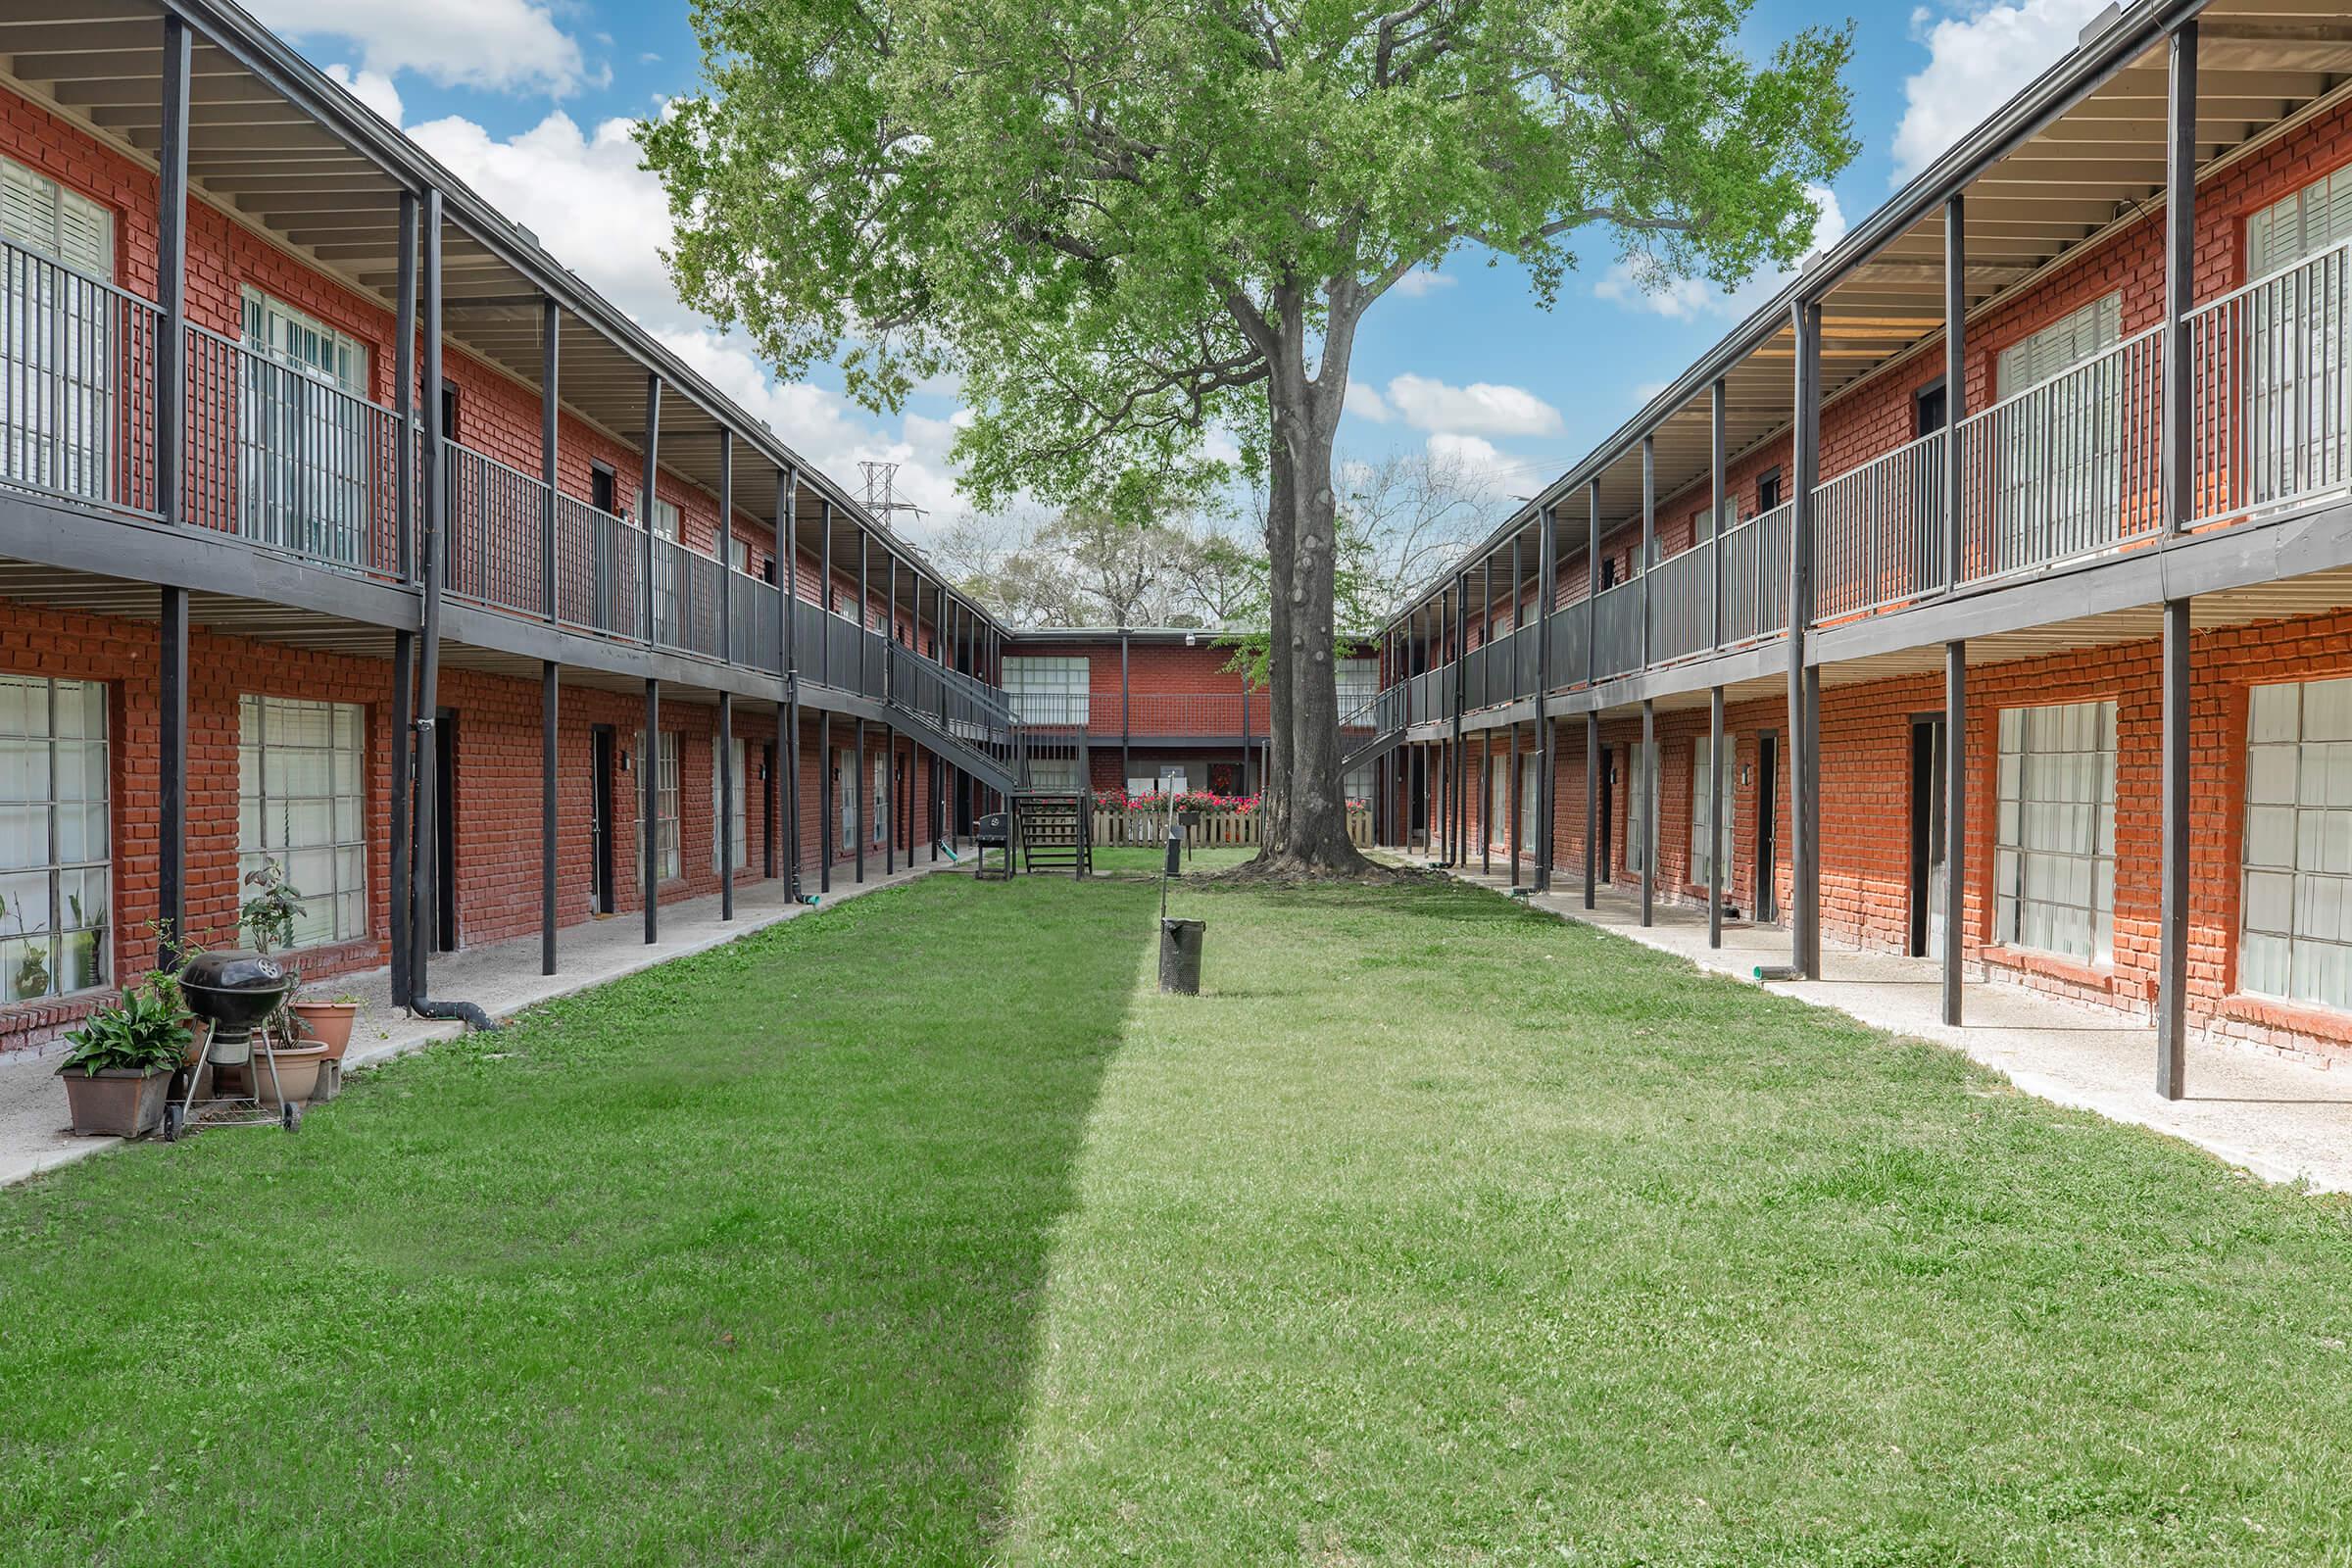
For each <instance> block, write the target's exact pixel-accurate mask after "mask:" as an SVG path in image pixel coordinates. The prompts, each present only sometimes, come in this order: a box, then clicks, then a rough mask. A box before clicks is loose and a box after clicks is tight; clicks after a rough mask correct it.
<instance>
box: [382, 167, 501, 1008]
mask: <svg viewBox="0 0 2352 1568" xmlns="http://www.w3.org/2000/svg"><path fill="white" fill-rule="evenodd" d="M423 230H424V231H423V234H422V236H421V238H422V240H423V247H424V319H425V324H424V383H425V386H424V454H423V464H422V478H423V481H424V529H423V536H422V538H421V539H420V540H419V542H418V550H417V570H418V571H419V572H420V573H421V574H422V576H423V578H424V627H423V636H422V637H421V639H420V641H421V642H422V643H423V647H422V649H421V650H420V653H421V664H422V670H421V675H420V678H419V681H418V689H417V719H416V724H417V746H416V749H415V756H416V759H417V786H418V787H417V809H416V813H415V815H416V822H417V837H416V838H415V840H414V841H413V842H411V844H410V845H409V846H408V849H409V854H410V858H411V862H412V867H413V869H412V871H411V874H410V877H409V885H410V887H411V888H412V890H414V892H415V895H416V907H415V908H414V909H413V910H412V911H411V914H412V915H413V920H412V923H411V926H410V933H411V935H410V939H409V948H410V952H409V1011H410V1012H411V1013H413V1014H414V1015H416V1016H417V1017H419V1018H459V1019H463V1020H464V1021H465V1022H466V1026H467V1027H469V1028H472V1029H484V1030H488V1029H496V1028H498V1027H499V1025H498V1024H497V1023H495V1022H493V1021H492V1020H491V1017H490V1015H489V1014H488V1013H486V1012H484V1011H483V1010H482V1009H481V1008H480V1007H478V1006H476V1005H474V1004H472V1003H470V1002H438V1001H435V1000H434V998H433V995H432V991H431V988H430V986H429V984H428V982H427V980H426V969H427V966H428V964H429V962H430V960H431V957H432V951H433V944H432V932H431V929H430V927H429V926H428V925H427V922H428V921H430V920H431V919H432V918H433V911H434V910H435V909H436V908H437V907H439V898H438V891H439V889H438V881H439V875H440V867H439V864H438V863H437V861H438V858H437V857H436V856H435V855H434V854H433V853H432V852H431V850H430V848H429V847H430V846H431V845H433V844H434V843H435V842H437V841H436V839H435V836H434V835H435V823H434V820H433V817H434V813H435V812H436V811H437V810H438V809H439V808H440V802H439V801H438V799H437V798H436V796H437V794H438V792H437V791H436V790H435V789H434V787H433V782H432V781H433V780H434V779H435V778H436V777H437V776H438V774H437V772H436V765H437V764H436V761H435V754H434V748H435V742H436V737H435V735H434V733H433V717H434V715H435V714H436V713H437V712H438V711H440V710H439V708H438V707H437V704H438V701H439V696H440V681H441V564H440V550H441V531H442V527H443V524H444V523H445V522H446V520H447V512H448V507H449V494H448V491H447V489H446V488H445V487H444V485H443V480H442V465H441V456H442V454H441V442H442V439H443V437H444V436H445V435H446V433H447V432H446V431H444V430H443V429H442V427H441V193H440V192H439V191H437V190H427V191H426V192H425V193H424V224H423ZM419 850H422V851H423V852H424V853H422V854H419V853H418V851H419ZM394 912H395V916H396V917H397V915H398V912H399V911H397V910H396V911H394Z"/></svg>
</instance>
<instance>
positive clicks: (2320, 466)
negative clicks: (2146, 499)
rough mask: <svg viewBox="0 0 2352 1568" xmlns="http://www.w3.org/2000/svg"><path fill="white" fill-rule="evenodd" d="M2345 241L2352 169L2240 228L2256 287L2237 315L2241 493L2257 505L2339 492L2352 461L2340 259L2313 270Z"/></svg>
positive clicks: (2351, 211)
mask: <svg viewBox="0 0 2352 1568" xmlns="http://www.w3.org/2000/svg"><path fill="white" fill-rule="evenodd" d="M2347 239H2352V169H2339V170H2337V171H2336V172H2333V173H2331V174H2327V175H2324V176H2322V177H2321V178H2319V179H2316V180H2313V181H2312V182H2311V183H2310V184H2308V185H2306V186H2304V187H2303V188H2302V189H2301V190H2299V191H2296V192H2295V193H2294V194H2292V195H2291V196H2285V197H2281V198H2280V199H2279V200H2278V201H2276V202H2274V203H2272V204H2271V205H2270V206H2269V207H2266V208H2264V209H2263V210H2262V211H2261V212H2258V213H2255V214H2253V215H2251V216H2250V217H2248V218H2247V220H2246V275H2247V276H2248V277H2250V278H2255V279H2262V278H2273V277H2274V274H2278V273H2285V274H2286V275H2284V276H2277V277H2275V280H2274V281H2271V282H2268V283H2261V282H2258V283H2257V284H2256V286H2255V287H2254V288H2253V289H2251V290H2250V291H2248V293H2247V295H2246V298H2245V301H2244V303H2243V305H2242V306H2241V307H2240V310H2241V313H2242V316H2241V319H2243V321H2244V323H2245V326H2244V330H2245V333H2246V336H2247V339H2248V341H2247V342H2246V344H2245V345H2244V346H2243V348H2242V349H2241V350H2240V352H2241V353H2242V354H2243V356H2244V360H2243V363H2244V365H2245V366H2246V380H2247V382H2248V386H2247V406H2246V407H2245V408H2244V410H2243V411H2242V413H2241V414H2240V416H2239V417H2241V418H2243V419H2244V420H2245V421H2246V427H2247V430H2248V433H2249V434H2250V436H2251V438H2252V439H2251V446H2252V451H2251V452H2249V453H2248V454H2247V455H2246V458H2245V460H2244V461H2245V466H2246V470H2247V471H2246V474H2245V476H2244V479H2243V481H2242V484H2241V487H2242V489H2243V490H2244V491H2245V492H2246V495H2247V499H2248V500H2250V501H2253V502H2256V503H2261V502H2265V501H2275V500H2278V499H2280V498H2282V497H2285V496H2290V495H2295V494H2299V493H2302V492H2304V491H2309V490H2318V489H2325V488H2327V487H2328V486H2330V485H2336V484H2341V483H2342V482H2343V481H2344V479H2345V478H2346V477H2347V471H2346V465H2347V462H2348V461H2352V430H2347V425H2348V424H2352V408H2347V406H2346V404H2345V402H2344V399H2343V397H2342V396H2341V394H2340V393H2335V392H2330V391H2329V390H2328V389H2329V388H2331V387H2340V386H2341V385H2342V383H2343V380H2344V375H2345V372H2346V369H2347V366H2346V364H2345V353H2344V345H2343V328H2342V316H2343V311H2344V303H2345V302H2344V298H2343V293H2344V288H2345V281H2346V275H2347V268H2346V259H2345V258H2343V257H2341V256H2337V257H2332V258H2330V259H2329V260H2328V261H2327V262H2325V263H2319V264H2317V265H2313V266H2305V265H2303V264H2305V263H2310V262H2312V261H2313V259H2314V258H2316V257H2319V256H2322V255H2324V254H2326V253H2327V252H2328V251H2331V250H2333V249H2335V248H2336V247H2337V246H2339V245H2341V244H2343V243H2344V241H2345V240H2347Z"/></svg>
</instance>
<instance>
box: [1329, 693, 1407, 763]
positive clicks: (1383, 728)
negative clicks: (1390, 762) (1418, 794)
mask: <svg viewBox="0 0 2352 1568" xmlns="http://www.w3.org/2000/svg"><path fill="white" fill-rule="evenodd" d="M1397 695H1398V692H1397V689H1396V688H1394V687H1392V688H1391V689H1390V690H1388V691H1385V692H1382V693H1381V694H1380V695H1378V696H1377V697H1373V698H1371V699H1369V700H1367V701H1366V702H1364V703H1363V704H1362V705H1361V706H1360V707H1358V708H1356V709H1355V710H1353V711H1350V712H1347V713H1343V714H1341V715H1340V745H1341V746H1342V748H1344V749H1343V750H1342V752H1341V753H1340V767H1341V769H1342V771H1351V770H1353V769H1355V768H1359V767H1362V766H1363V765H1364V764H1365V763H1367V762H1372V761H1377V760H1380V759H1381V758H1383V757H1386V756H1387V755H1388V754H1389V753H1391V752H1393V751H1395V750H1396V749H1397V743H1398V742H1399V741H1401V740H1403V739H1404V705H1403V704H1402V703H1399V702H1397V701H1395V699H1396V697H1397Z"/></svg>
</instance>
